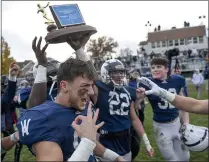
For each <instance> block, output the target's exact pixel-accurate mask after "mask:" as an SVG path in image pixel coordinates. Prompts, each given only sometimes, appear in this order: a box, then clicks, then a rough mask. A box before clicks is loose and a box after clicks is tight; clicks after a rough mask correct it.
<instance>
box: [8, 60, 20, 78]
mask: <svg viewBox="0 0 209 162" xmlns="http://www.w3.org/2000/svg"><path fill="white" fill-rule="evenodd" d="M20 71H21V70H20V67H19V66H18V65H17V63H16V62H13V63H11V64H10V67H9V75H10V76H12V77H13V76H16V77H17V76H18V75H19V74H20Z"/></svg>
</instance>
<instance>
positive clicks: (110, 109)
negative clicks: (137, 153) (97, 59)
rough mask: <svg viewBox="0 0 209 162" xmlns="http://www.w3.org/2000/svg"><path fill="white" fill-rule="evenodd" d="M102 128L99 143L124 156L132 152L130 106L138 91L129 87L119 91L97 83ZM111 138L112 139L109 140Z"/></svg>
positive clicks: (99, 118)
mask: <svg viewBox="0 0 209 162" xmlns="http://www.w3.org/2000/svg"><path fill="white" fill-rule="evenodd" d="M96 86H97V88H98V97H97V103H96V105H95V106H96V107H97V108H99V117H98V121H104V122H105V123H104V125H103V126H102V127H101V128H100V138H99V142H100V143H101V144H102V145H104V146H105V147H106V148H108V149H110V150H112V151H114V152H116V153H118V154H119V155H121V156H123V155H125V154H127V153H129V152H130V132H129V128H130V127H131V119H130V106H131V103H132V101H135V99H136V89H134V88H132V87H128V86H124V88H121V89H117V88H114V87H110V86H108V85H107V84H105V83H103V82H102V81H97V82H96ZM109 137H110V138H109Z"/></svg>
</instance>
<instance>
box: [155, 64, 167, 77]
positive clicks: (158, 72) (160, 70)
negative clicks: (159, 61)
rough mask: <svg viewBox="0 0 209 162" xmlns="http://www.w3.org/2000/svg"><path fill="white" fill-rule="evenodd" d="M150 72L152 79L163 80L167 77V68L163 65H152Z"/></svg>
mask: <svg viewBox="0 0 209 162" xmlns="http://www.w3.org/2000/svg"><path fill="white" fill-rule="evenodd" d="M151 72H152V77H153V78H154V79H160V80H163V79H166V78H167V74H168V68H166V67H165V66H163V65H152V66H151Z"/></svg>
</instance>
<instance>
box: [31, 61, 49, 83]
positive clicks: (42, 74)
mask: <svg viewBox="0 0 209 162" xmlns="http://www.w3.org/2000/svg"><path fill="white" fill-rule="evenodd" d="M46 73H47V68H46V67H44V66H42V65H38V69H37V74H36V78H35V81H34V84H35V83H45V82H47V77H46Z"/></svg>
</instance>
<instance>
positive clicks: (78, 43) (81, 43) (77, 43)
mask: <svg viewBox="0 0 209 162" xmlns="http://www.w3.org/2000/svg"><path fill="white" fill-rule="evenodd" d="M90 36H91V35H90V34H85V35H83V36H82V37H81V38H77V39H75V38H71V37H69V38H68V40H67V43H68V44H69V45H70V46H71V47H72V48H73V49H74V50H75V51H76V50H78V49H80V48H84V47H85V45H86V43H87V42H88V40H89V39H90Z"/></svg>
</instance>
